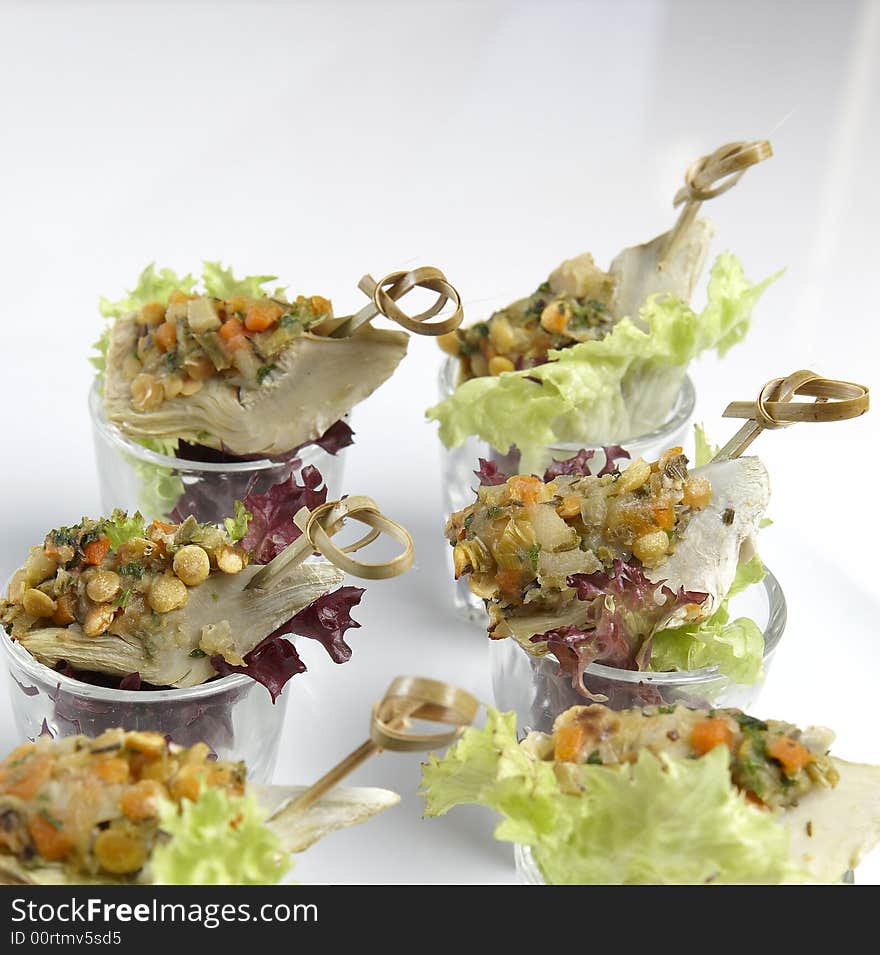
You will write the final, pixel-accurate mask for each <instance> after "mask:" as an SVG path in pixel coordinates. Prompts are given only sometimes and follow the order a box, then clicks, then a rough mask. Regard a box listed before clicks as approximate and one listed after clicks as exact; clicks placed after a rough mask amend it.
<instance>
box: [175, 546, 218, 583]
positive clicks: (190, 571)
mask: <svg viewBox="0 0 880 955" xmlns="http://www.w3.org/2000/svg"><path fill="white" fill-rule="evenodd" d="M173 567H174V573H175V574H177V576H178V577H179V578H180V579H181V580H182V581H183V582H184V583H185V584H186V585H187V587H197V586H198V585H199V584H200V583H202V582H203V581H205V580H207V579H208V574H210V573H211V560H210V558H209V557H208V554H207V552H206V551H205V549H204V548H203V547H199V545H198V544H187V545H186V547H181V548H180V550H179V551H178V552H177V553H176V554H175V555H174V563H173Z"/></svg>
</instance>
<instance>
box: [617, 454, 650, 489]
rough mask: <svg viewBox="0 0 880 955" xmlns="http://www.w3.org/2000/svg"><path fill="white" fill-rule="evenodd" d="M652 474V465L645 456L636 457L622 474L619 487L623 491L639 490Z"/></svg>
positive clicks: (618, 483)
mask: <svg viewBox="0 0 880 955" xmlns="http://www.w3.org/2000/svg"><path fill="white" fill-rule="evenodd" d="M650 476H651V465H650V464H648V462H647V461H646V460H645V459H644V458H636V459H635V461H632V462H631V463H630V464H629V466H628V467H627V469H626V470H625V471H624V472H623V473H622V474H621V475H620V479H619V480H618V482H617V487H618V489H619V490H621V491H637V490H638V489H639V488H640V487H641V486H642V485H643V484H644V483H645V481H647V480H648V478H650Z"/></svg>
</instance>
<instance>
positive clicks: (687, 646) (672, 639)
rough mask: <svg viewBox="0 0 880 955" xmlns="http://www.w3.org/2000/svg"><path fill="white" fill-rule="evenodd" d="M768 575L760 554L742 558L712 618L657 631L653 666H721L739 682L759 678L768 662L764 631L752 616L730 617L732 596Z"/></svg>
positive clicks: (657, 667)
mask: <svg viewBox="0 0 880 955" xmlns="http://www.w3.org/2000/svg"><path fill="white" fill-rule="evenodd" d="M765 574H766V571H765V570H764V565H763V564H762V563H761V558H760V557H759V556H758V555H757V554H755V556H754V557H752V558H751V560H748V561H741V562H740V564H739V566H738V567H737V569H736V577H734V580H733V585H732V586H731V588H730V591H729V592H728V594H727V597H725V599H724V600H723V601H722V603H721V605H720V606H719V607H718V609H717V610H716V611H715V613H713V614H712V616H711V617H708V618H707V619H706V620H703V621H702V622H701V623H696V624H686V625H685V626H683V627H672V628H670V629H668V630H660V631H658V632H657V633H655V634H654V638H653V641H652V643H651V661H650V669H651V670H655V671H665V670H699V669H701V668H702V667H708V666H717V667H718V669H719V670H720V672H721V673H723V674H725V676H728V677H730V679H731V680H733V681H734V682H735V683H742V684H745V685H749V684H752V683H754V682H755V681H756V680H758V679H759V678H760V676H761V671H762V665H763V661H764V634H763V633H762V632H761V628H760V627H759V626H758V625H757V624H756V623H755V621H754V620H750V619H749V618H748V617H739V618H737V619H736V620H731V619H730V598H731V597H735V596H736V595H737V594H739V593H742V591H743V590H745V589H746V587H750V586H751V585H752V584H758V583H760V582H761V581H762V580H763V579H764V575H765Z"/></svg>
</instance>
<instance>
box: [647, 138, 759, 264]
mask: <svg viewBox="0 0 880 955" xmlns="http://www.w3.org/2000/svg"><path fill="white" fill-rule="evenodd" d="M772 155H773V147H772V146H771V145H770V143H769V142H767V140H766V139H759V140H756V141H755V142H738V143H727V144H726V145H724V146H720V147H719V148H718V149H716V150H715V152H713V153H709V155H707V156H701V157H700V158H699V159H698V160H697V161H696V162H694V163H692V164H691V165H690V166H689V167H688V170H687V172H686V173H685V175H684V183H685V184H684V185H683V186H682V187H681V189H679V190H678V192H677V193H676V194H675V198H674V199H673V201H672V205H673V206H680V205H681V204H682V203H684V208H683V209H682V210H681V213H680V214H679V217H678V221H677V222H676V223H675V225H674V226H673V227H672V230H671V231H670V233H669V240H668V241H667V243H666V248H665V249H664V250H663V257H662V261H661V265H662V263H663V262H666V261H667V260H668V259H669V258H670V257H671V256H672V253H673V252H674V251H675V248H676V246H677V245H678V243H679V241H680V239H681V237H682V236H683V235H684V233H685V232H687V229H688V227H689V226H690V224H691V223H692V222H693V221H694V219H695V218H696V217H697V212H699V209H700V206H701V205H702V204H703V203H704V202H705V201H706V200H707V199H714V198H715V196H720V195H721V194H722V193H723V192H727V190H728V189H732V188H733V187H734V186H735V185H736V184H737V183H738V182H739V181H740V179H742V177H743V176H744V175H745V171H746V170H747V169H748V168H749V166H754V165H756V164H757V163H759V162H763V161H764V160H765V159H769V158H770V156H772Z"/></svg>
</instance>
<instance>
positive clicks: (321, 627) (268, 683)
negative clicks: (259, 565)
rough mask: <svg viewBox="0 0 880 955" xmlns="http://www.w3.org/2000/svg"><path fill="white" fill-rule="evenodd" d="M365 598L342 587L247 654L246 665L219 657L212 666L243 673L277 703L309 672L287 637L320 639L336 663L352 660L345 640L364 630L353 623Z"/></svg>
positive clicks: (355, 589)
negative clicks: (297, 678)
mask: <svg viewBox="0 0 880 955" xmlns="http://www.w3.org/2000/svg"><path fill="white" fill-rule="evenodd" d="M363 595H364V589H363V587H340V588H339V589H338V590H334V591H333V593H330V594H325V595H324V596H323V597H319V598H318V599H317V600H315V601H314V602H313V603H311V604H310V605H309V606H308V607H306V608H305V609H304V610H301V611H300V612H299V613H298V614H296V616H294V617H292V618H291V619H290V620H288V621H287V623H283V624H282V625H281V626H280V627H278V629H277V630H273V631H272V633H270V634H269V636H268V637H266V638H264V639H263V640H261V641H260V643H258V644H257V646H256V647H254V649H253V650H251V651H250V653H248V654H245V657H244V662H245V665H244V666H234V665H232V664H230V663H227V662H226V660H224V659H223V657H222V656H220V655H219V654H217V655H215V656H212V657H211V666H212V667H214V669H215V670H216V671H217V672H218V673H219V674H220V675H221V676H227V675H228V674H230V673H243V674H244V675H245V676H249V677H251V679H253V680H256V681H257V682H258V683H262V684H263V686H264V687H266V689H267V690H268V691H269V693H270V694H271V696H272V702H273V703H274V702H275V700H276V699H277V698H278V694H279V693H280V692H281V691H282V690H283V689H284V686H285V685H286V683H287V682H288V680H290V679H291V678H292V677H294V676H296V675H297V674H298V673H305V672H306V665H305V663H303V661H302V660H301V659H300V656H299V654H298V653H297V651H296V648H295V647H294V645H293V644H292V643H291V642H290V641H289V640H288V639H286V638H287V636H288V635H291V636H292V635H294V634H296V635H298V636H301V637H309V638H310V639H312V640H317V641H318V642H319V643H321V644H322V645H323V647H324V649H325V650H326V651H327V653H328V655H329V656H330V659H331V660H333V662H334V663H345V661H346V660H348V659H349V658H350V657H351V647H349V646H348V644H347V643H346V642H345V640H344V637H345V632H346V631H347V630H351V629H352V628H355V627H360V624H359V623H358V622H357V621H356V620H352V617H351V608H352V607H354V606H356V605H357V604H359V603H360V601H361V597H362V596H363Z"/></svg>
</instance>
